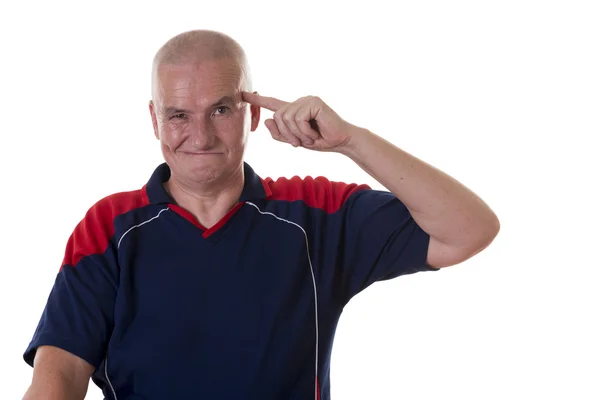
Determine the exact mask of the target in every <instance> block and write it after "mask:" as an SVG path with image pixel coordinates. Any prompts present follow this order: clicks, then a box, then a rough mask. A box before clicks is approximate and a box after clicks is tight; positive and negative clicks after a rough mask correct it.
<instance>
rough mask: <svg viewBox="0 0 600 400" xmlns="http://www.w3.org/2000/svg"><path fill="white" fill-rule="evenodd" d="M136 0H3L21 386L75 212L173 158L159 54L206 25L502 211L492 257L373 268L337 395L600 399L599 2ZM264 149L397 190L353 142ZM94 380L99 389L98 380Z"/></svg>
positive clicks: (299, 91) (6, 315) (11, 329)
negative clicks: (434, 268) (154, 69)
mask: <svg viewBox="0 0 600 400" xmlns="http://www.w3.org/2000/svg"><path fill="white" fill-rule="evenodd" d="M17 3H18V4H17ZM132 3H133V2H123V3H120V4H118V3H116V2H115V3H114V4H110V3H109V2H96V3H87V2H77V3H76V2H73V3H72V4H67V3H65V2H42V1H39V2H37V3H34V4H31V3H25V2H15V1H13V2H6V3H3V5H2V6H1V8H0V29H1V32H0V34H1V35H0V41H1V44H2V53H1V56H0V57H1V58H0V68H1V74H0V80H1V85H2V86H1V88H2V89H1V91H0V101H1V104H0V106H1V107H0V116H1V122H0V130H1V133H0V135H1V145H0V146H1V154H2V157H1V158H0V163H1V168H2V176H3V179H2V181H3V182H2V186H1V189H0V191H1V196H0V206H1V207H0V208H1V209H2V213H3V216H4V217H3V219H2V232H3V234H2V240H1V241H0V246H2V249H1V251H0V267H1V268H2V273H3V276H4V278H3V279H1V280H0V288H1V291H0V311H1V313H0V315H1V319H0V321H1V322H0V323H1V326H2V328H1V329H0V332H1V335H2V340H1V341H0V351H1V357H0V381H1V384H0V387H1V389H0V391H2V395H1V397H2V398H3V399H16V398H21V396H22V394H23V393H24V392H25V390H26V388H27V386H28V384H29V382H30V379H31V369H30V367H28V366H27V365H26V364H25V363H24V362H23V361H22V353H23V350H24V349H25V347H26V346H27V344H28V342H29V340H30V338H31V336H32V334H33V331H34V329H35V326H36V324H37V322H38V318H39V316H40V313H41V311H42V309H43V307H44V304H45V302H46V298H47V296H48V294H49V291H50V289H51V286H52V283H53V280H54V277H55V274H56V273H57V271H58V268H59V266H60V262H61V260H62V256H63V252H64V247H65V244H66V241H67V238H68V236H69V235H70V233H71V231H72V229H73V228H74V227H75V225H76V223H77V222H78V221H79V220H80V219H81V218H82V217H83V215H84V213H85V211H86V210H87V209H88V208H89V207H90V206H91V205H92V204H93V203H94V202H96V201H97V200H98V199H100V198H101V197H104V196H105V195H107V194H110V193H114V192H117V191H122V190H131V189H137V188H140V187H141V186H142V185H143V184H144V183H145V182H146V181H147V179H148V178H149V177H150V174H151V172H152V171H153V169H154V167H155V166H156V165H157V164H158V163H159V162H161V161H162V159H161V155H160V152H159V147H158V142H157V141H156V140H155V139H154V136H153V133H152V127H151V121H150V116H149V112H148V100H149V96H150V85H149V83H150V64H151V60H152V57H153V55H154V52H155V51H156V50H157V49H158V47H159V46H160V45H161V44H162V43H163V42H164V41H166V40H167V39H168V38H170V37H171V36H173V35H175V34H177V33H180V32H182V31H184V30H188V29H195V28H208V29H216V30H220V31H222V32H225V33H227V34H229V35H231V36H233V37H234V38H235V39H237V40H238V41H239V42H240V43H241V44H242V46H244V48H245V49H246V51H247V53H248V56H249V58H250V62H251V66H252V68H253V76H254V83H255V89H256V90H258V91H259V93H261V94H263V95H266V96H274V97H278V98H281V99H283V100H289V101H292V100H295V99H296V98H297V97H300V96H304V95H308V94H313V95H318V96H320V97H322V98H323V99H324V100H325V101H326V102H327V103H328V104H329V105H331V106H332V107H333V109H334V110H336V111H337V112H338V113H339V114H340V115H341V116H342V117H343V118H346V119H347V120H349V121H351V122H352V123H354V124H356V125H360V126H364V127H367V128H369V129H370V130H372V131H374V132H376V133H378V134H380V135H381V136H383V137H385V138H386V139H388V140H391V141H392V142H393V143H395V144H397V145H398V146H400V147H402V148H403V149H405V150H407V151H409V152H411V153H412V154H414V155H416V156H418V157H420V158H422V159H424V160H426V161H428V162H430V163H432V164H433V165H435V166H437V167H439V168H441V169H442V170H444V171H446V172H448V173H449V174H451V175H452V176H454V177H455V178H457V179H459V180H460V181H461V182H463V183H465V184H466V185H467V186H468V187H470V188H471V189H472V190H474V191H475V192H476V193H478V194H479V195H480V196H481V197H482V198H483V199H484V200H485V201H486V202H488V203H489V204H490V206H491V207H492V208H493V209H494V210H495V211H496V212H497V214H498V216H499V217H500V220H501V223H502V229H501V232H500V234H499V236H498V237H497V239H496V241H495V242H494V243H493V244H492V245H491V246H490V247H489V248H488V249H487V250H485V251H484V252H483V253H480V254H479V255H477V256H476V257H475V258H473V259H471V260H469V261H468V262H465V263H463V264H461V265H459V266H455V267H451V268H449V269H446V270H443V271H441V272H438V273H422V274H418V275H412V276H407V277H403V278H399V279H396V280H393V281H389V282H385V283H378V284H375V285H374V286H372V287H371V288H369V289H367V290H366V291H365V292H363V293H362V294H361V295H359V296H358V297H356V298H355V299H354V300H353V301H352V302H351V303H350V304H349V306H348V307H347V309H346V311H345V313H344V314H343V316H342V319H341V321H340V324H339V328H338V331H337V336H336V341H335V345H334V349H333V359H332V367H331V368H332V369H331V377H332V397H333V399H334V400H347V399H348V400H350V399H378V400H384V399H411V400H425V399H461V400H469V399H477V400H481V399H501V400H506V399H528V400H529V399H577V400H587V399H590V400H592V399H596V400H597V399H598V398H600V387H599V382H600V381H599V376H600V362H599V361H598V360H600V345H599V341H598V338H600V327H599V322H598V313H599V311H598V308H599V306H600V294H599V292H600V290H599V287H600V279H599V278H600V273H599V272H598V269H599V267H600V262H599V261H598V249H599V246H598V244H597V241H598V239H599V235H598V223H599V222H600V221H599V212H598V204H599V200H600V199H599V195H598V182H599V179H598V172H600V165H599V163H598V157H597V154H596V153H597V147H595V146H593V145H592V141H593V140H595V139H597V136H598V134H599V133H600V129H599V121H600V118H599V110H600V95H599V93H600V79H599V77H600V73H599V71H600V60H599V53H600V52H599V51H598V49H599V38H600V30H599V28H598V21H599V20H600V15H599V13H598V10H597V9H593V7H592V3H594V2H592V1H590V2H583V1H562V2H561V1H530V0H529V1H528V0H518V1H516V0H513V1H502V2H489V1H488V2H482V1H466V0H457V1H452V2H449V1H419V2H408V1H402V2H395V3H392V2H390V3H385V2H382V1H374V0H370V1H368V2H364V3H363V5H361V6H356V5H351V4H352V2H340V3H337V2H331V1H323V2H307V1H303V2H289V3H285V2H267V1H254V2H234V1H228V2H204V1H193V2H187V3H186V2H176V1H163V2H149V1H144V2H140V3H139V4H138V5H135V6H134V5H133V4H132ZM89 4H93V5H89ZM392 4H393V5H392ZM270 114H272V113H270V112H268V111H263V116H262V120H263V121H264V119H265V118H266V117H268V116H269V115H270ZM247 161H248V162H249V163H250V164H251V165H252V166H253V167H254V168H255V170H256V171H257V172H258V173H259V174H260V175H262V176H264V177H266V176H288V177H290V176H293V175H300V176H305V175H326V176H328V177H329V178H330V179H332V180H342V181H352V182H361V183H362V182H366V183H370V184H372V185H373V186H374V187H376V188H380V185H378V184H377V182H374V181H373V180H372V179H371V178H370V177H369V176H367V175H366V174H365V173H364V172H363V171H362V170H361V169H360V168H359V167H357V166H356V165H354V164H353V163H352V162H350V161H349V160H347V159H345V158H343V157H342V156H337V155H332V154H321V153H311V152H309V151H306V150H301V149H293V148H291V147H287V146H285V145H283V144H280V143H277V142H274V141H273V140H272V139H271V138H270V135H269V133H268V130H267V129H266V127H265V126H264V124H263V125H261V127H260V128H259V130H258V131H257V132H255V133H253V134H252V136H251V140H250V145H249V149H248V153H247ZM87 399H101V394H100V392H99V390H98V389H97V388H96V387H95V386H93V384H91V385H90V390H89V392H88V396H87Z"/></svg>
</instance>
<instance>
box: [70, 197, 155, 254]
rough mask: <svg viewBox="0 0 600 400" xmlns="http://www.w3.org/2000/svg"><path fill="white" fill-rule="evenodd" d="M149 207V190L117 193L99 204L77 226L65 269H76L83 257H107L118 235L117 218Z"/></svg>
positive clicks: (72, 235) (71, 239) (72, 236)
mask: <svg viewBox="0 0 600 400" xmlns="http://www.w3.org/2000/svg"><path fill="white" fill-rule="evenodd" d="M148 204H149V202H148V196H147V195H146V191H145V188H142V189H138V190H132V191H128V192H119V193H113V194H111V195H108V196H106V197H104V198H101V199H100V200H98V201H97V202H95V203H94V204H93V205H92V206H91V207H90V208H89V209H88V210H87V212H86V213H85V216H84V217H83V218H82V219H81V220H80V221H79V223H78V224H77V225H76V226H75V229H74V230H73V233H72V234H71V236H70V238H69V241H68V244H67V249H66V254H65V258H64V260H63V265H66V264H69V265H75V264H77V263H78V262H79V260H80V259H81V258H82V257H83V256H86V255H91V254H98V253H104V251H105V250H106V248H107V247H108V246H109V243H110V241H111V239H112V238H113V236H114V235H115V230H116V227H115V220H116V219H117V217H119V216H121V215H123V214H126V213H129V212H130V211H133V210H136V209H140V208H142V207H145V206H147V205H148Z"/></svg>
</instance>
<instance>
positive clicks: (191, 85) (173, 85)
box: [156, 60, 242, 96]
mask: <svg viewBox="0 0 600 400" xmlns="http://www.w3.org/2000/svg"><path fill="white" fill-rule="evenodd" d="M156 78H157V81H158V82H157V83H158V88H159V90H160V92H162V93H161V94H162V95H163V96H165V95H166V96H170V95H175V94H177V93H179V94H180V95H182V94H187V95H194V96H206V95H213V94H216V92H222V91H229V92H231V91H234V90H236V89H240V88H241V83H242V82H241V78H242V74H241V69H240V67H239V66H237V65H235V63H233V62H231V61H230V60H214V61H204V62H201V63H187V64H180V65H174V64H165V65H161V66H159V67H158V69H157V76H156Z"/></svg>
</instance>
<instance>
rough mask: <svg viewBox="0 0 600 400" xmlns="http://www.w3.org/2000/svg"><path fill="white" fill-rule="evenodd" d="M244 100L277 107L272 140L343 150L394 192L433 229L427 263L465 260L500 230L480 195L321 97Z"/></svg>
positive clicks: (272, 120) (422, 223) (424, 225)
mask: <svg viewBox="0 0 600 400" xmlns="http://www.w3.org/2000/svg"><path fill="white" fill-rule="evenodd" d="M242 99H243V101H246V102H248V103H250V104H251V106H252V107H264V108H266V109H268V110H271V111H273V112H274V114H273V118H269V119H267V120H265V125H266V126H267V128H268V129H269V131H270V132H271V136H272V137H273V139H275V140H278V141H280V142H284V143H289V144H291V145H292V146H294V147H298V146H301V147H304V148H306V149H310V150H316V151H327V152H337V153H341V154H344V155H346V156H348V157H350V159H352V160H354V162H356V163H357V164H358V165H359V166H360V167H361V168H362V169H364V170H365V171H366V172H367V173H368V174H370V175H371V176H372V177H373V178H375V179H376V180H377V181H378V182H379V183H380V184H382V185H383V186H385V187H386V188H387V189H388V190H389V191H390V192H391V193H392V194H394V195H395V196H396V197H397V198H398V199H399V200H400V201H401V202H402V203H403V204H404V205H405V206H406V208H407V209H408V211H409V213H410V215H411V216H412V218H413V219H414V220H415V222H416V223H417V225H419V227H420V228H421V229H422V230H423V231H425V232H426V233H427V234H429V237H430V240H429V247H428V250H427V259H426V262H427V264H429V266H431V267H434V268H442V267H448V266H451V265H455V264H458V263H461V262H463V261H465V260H467V259H469V258H470V257H473V256H474V255H475V254H477V253H479V252H480V251H481V250H483V249H485V248H486V247H487V246H488V245H489V244H490V243H491V242H492V240H494V238H495V237H496V235H497V234H498V231H499V229H500V223H499V221H498V218H497V217H496V214H494V212H493V211H492V210H491V209H490V208H489V207H488V206H487V204H485V203H484V201H483V200H481V199H480V198H479V197H478V196H477V195H476V194H474V193H473V192H472V191H470V190H469V189H467V188H466V187H465V186H463V185H462V184H461V183H459V182H458V181H456V180H455V179H453V178H451V177H450V176H448V175H447V174H445V173H443V172H442V171H440V170H438V169H436V168H434V167H432V166H431V165H429V164H427V163H425V162H424V161H421V160H419V159H418V158H416V157H414V156H412V155H410V154H408V153H407V152H405V151H403V150H401V149H399V148H398V147H396V146H394V145H393V144H391V143H389V142H388V141H386V140H384V139H383V138H381V137H379V136H378V135H376V134H374V133H372V132H370V131H369V130H367V129H363V128H360V127H357V126H356V125H353V124H351V123H349V122H347V121H345V120H344V119H342V118H341V117H340V116H339V115H338V114H337V113H336V112H335V111H334V110H333V109H331V107H329V106H328V105H327V104H326V103H325V102H324V101H323V100H321V99H320V98H319V97H315V96H306V97H302V98H300V99H298V100H296V101H294V102H292V103H289V102H286V101H282V100H279V99H276V98H273V97H264V96H261V95H259V94H257V93H256V92H255V93H248V92H243V94H242ZM400 223H402V221H399V224H400Z"/></svg>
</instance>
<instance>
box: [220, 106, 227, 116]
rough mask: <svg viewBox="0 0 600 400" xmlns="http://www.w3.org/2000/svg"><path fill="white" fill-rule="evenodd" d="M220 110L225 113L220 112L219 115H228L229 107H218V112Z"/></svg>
mask: <svg viewBox="0 0 600 400" xmlns="http://www.w3.org/2000/svg"><path fill="white" fill-rule="evenodd" d="M218 110H223V111H222V112H220V113H219V114H224V113H226V112H227V111H229V107H225V106H219V107H217V111H218Z"/></svg>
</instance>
